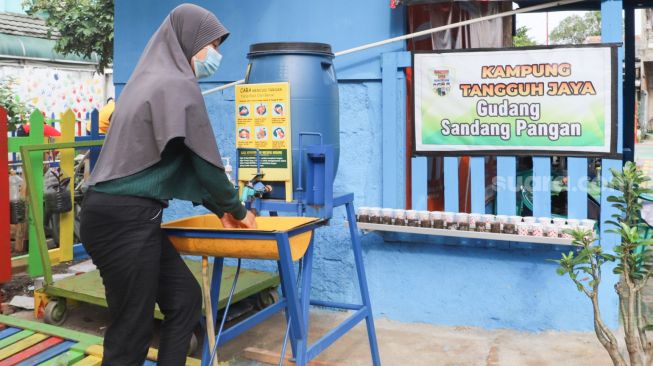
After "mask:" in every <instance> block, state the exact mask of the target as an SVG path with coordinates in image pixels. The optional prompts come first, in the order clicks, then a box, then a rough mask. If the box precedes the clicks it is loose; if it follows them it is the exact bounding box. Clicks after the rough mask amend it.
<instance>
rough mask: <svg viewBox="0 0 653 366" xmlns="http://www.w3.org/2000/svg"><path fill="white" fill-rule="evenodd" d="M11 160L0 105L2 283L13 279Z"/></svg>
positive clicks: (0, 267)
mask: <svg viewBox="0 0 653 366" xmlns="http://www.w3.org/2000/svg"><path fill="white" fill-rule="evenodd" d="M8 164H9V162H8V161H7V112H6V111H5V110H4V108H1V107H0V283H3V282H7V281H9V279H11V242H10V240H11V237H10V233H9V230H10V229H9V168H8Z"/></svg>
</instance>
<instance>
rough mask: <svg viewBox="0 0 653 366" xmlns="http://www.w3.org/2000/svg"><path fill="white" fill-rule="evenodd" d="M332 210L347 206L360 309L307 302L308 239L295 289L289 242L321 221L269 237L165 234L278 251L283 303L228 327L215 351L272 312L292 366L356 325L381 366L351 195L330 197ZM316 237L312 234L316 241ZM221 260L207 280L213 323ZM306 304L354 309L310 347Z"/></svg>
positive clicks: (205, 359) (310, 258) (206, 360)
mask: <svg viewBox="0 0 653 366" xmlns="http://www.w3.org/2000/svg"><path fill="white" fill-rule="evenodd" d="M333 202H334V207H335V206H339V205H345V207H346V210H347V219H348V221H349V232H350V235H351V240H352V251H353V254H354V260H355V264H356V272H357V275H358V284H359V288H360V291H361V299H362V304H345V303H335V302H327V301H321V300H311V298H310V289H311V278H312V272H313V253H314V248H313V246H314V245H315V242H314V240H313V239H311V242H310V244H309V246H308V249H307V251H306V253H305V255H304V257H303V258H302V260H303V265H302V266H301V275H300V281H299V287H298V283H297V273H296V272H295V267H294V263H293V260H292V256H291V253H290V240H289V238H290V237H293V236H295V235H298V234H301V233H304V232H307V231H313V230H315V229H316V228H317V227H319V226H322V225H324V224H325V223H326V222H327V221H325V220H320V221H316V222H314V223H310V224H307V225H304V226H301V227H298V228H296V229H293V230H291V231H288V232H270V233H261V232H258V233H252V232H249V233H248V232H224V231H223V232H210V231H199V230H198V231H192V230H190V231H189V230H183V231H175V230H168V233H169V234H170V235H176V236H186V237H196V238H197V237H203V238H207V237H210V238H222V239H234V238H238V239H262V240H275V241H276V242H277V247H278V250H279V260H278V261H277V265H278V268H279V275H280V277H281V291H282V295H283V296H282V298H281V299H280V300H279V301H278V302H277V303H275V304H272V305H270V306H268V307H267V308H265V309H263V310H261V311H260V312H258V313H256V314H254V315H252V316H250V317H249V318H247V319H245V320H243V321H241V322H240V323H238V324H236V325H234V326H232V327H231V328H229V329H227V330H226V331H224V332H223V334H222V336H221V337H220V339H219V340H217V341H218V346H219V345H222V344H224V343H225V342H228V341H230V340H231V339H233V338H235V337H236V336H238V335H240V334H241V333H243V332H245V331H247V330H249V329H251V328H252V327H254V326H256V325H258V324H260V323H261V322H263V321H264V320H266V319H267V318H269V317H270V316H272V315H274V314H275V313H277V312H279V311H281V310H285V313H286V319H287V320H288V321H289V322H290V337H289V338H290V341H291V349H292V352H293V356H294V358H295V363H296V365H298V366H304V365H306V364H307V363H308V362H309V361H310V360H312V359H314V358H315V357H317V356H318V355H319V354H320V353H321V352H322V351H324V350H325V349H327V348H328V347H329V346H330V345H331V344H332V343H333V342H335V341H336V340H338V339H339V338H340V337H342V336H343V335H344V334H345V333H347V332H348V331H349V330H351V329H352V328H353V327H354V326H356V325H357V324H358V323H359V322H361V321H363V320H365V322H366V325H367V334H368V338H369V343H370V351H371V355H372V363H373V365H374V366H380V365H381V360H380V358H379V350H378V346H377V341H376V331H375V329H374V320H373V317H372V307H371V304H370V297H369V291H368V288H367V279H366V277H365V267H364V264H363V255H362V250H361V244H360V237H359V232H358V228H357V226H356V218H355V213H354V205H353V202H354V195H353V194H352V193H349V194H345V195H341V196H337V197H334V200H333ZM314 236H315V235H313V237H314ZM222 263H223V258H215V265H214V267H213V274H212V276H213V277H212V281H211V302H212V304H213V309H214V310H213V311H214V314H213V315H214V319H216V321H217V316H216V315H217V309H218V298H219V293H220V279H221V278H222ZM310 305H317V306H322V307H329V308H334V309H342V310H353V311H354V313H353V314H352V315H351V316H350V317H349V318H347V319H346V320H345V321H343V322H342V323H340V324H339V325H338V326H336V327H335V328H334V329H332V330H331V331H329V332H328V333H327V334H325V335H324V336H323V337H322V338H320V339H319V340H317V341H316V342H314V343H313V344H309V343H308V329H309V308H310ZM209 359H210V351H209V349H208V344H207V342H206V340H205V342H204V350H203V353H202V365H205V366H208V363H209Z"/></svg>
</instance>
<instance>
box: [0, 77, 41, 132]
mask: <svg viewBox="0 0 653 366" xmlns="http://www.w3.org/2000/svg"><path fill="white" fill-rule="evenodd" d="M15 86H16V80H15V79H13V78H5V79H2V80H0V107H3V108H4V109H5V110H6V111H7V129H8V130H9V131H15V130H16V127H17V126H18V125H21V124H23V123H26V122H27V119H28V116H29V113H30V112H31V110H33V109H34V108H33V107H32V106H30V105H28V104H26V103H24V102H23V101H21V100H20V97H19V96H18V95H17V94H16V93H14V88H15Z"/></svg>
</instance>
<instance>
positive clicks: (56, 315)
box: [43, 300, 68, 325]
mask: <svg viewBox="0 0 653 366" xmlns="http://www.w3.org/2000/svg"><path fill="white" fill-rule="evenodd" d="M43 315H44V319H43V320H44V321H45V322H46V323H47V324H52V325H62V324H63V323H64V322H65V321H66V318H68V309H67V308H66V300H51V301H50V302H49V303H48V305H46V306H45V311H44V314H43Z"/></svg>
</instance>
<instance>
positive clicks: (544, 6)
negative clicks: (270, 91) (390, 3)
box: [202, 0, 583, 95]
mask: <svg viewBox="0 0 653 366" xmlns="http://www.w3.org/2000/svg"><path fill="white" fill-rule="evenodd" d="M581 1H583V0H560V1H554V2H551V3H544V4H540V5H534V6H529V7H526V8H520V9H517V10H511V11H507V12H504V13H498V14H493V15H487V16H484V17H480V18H474V19H469V20H465V21H462V22H458V23H453V24H447V25H444V26H442V27H436V28H431V29H426V30H423V31H419V32H415V33H410V34H405V35H403V36H399V37H394V38H389V39H386V40H383V41H378V42H373V43H368V44H365V45H362V46H358V47H354V48H350V49H347V50H344V51H340V52H336V53H335V56H336V57H338V56H344V55H348V54H350V53H354V52H358V51H363V50H366V49H369V48H373V47H378V46H383V45H386V44H388V43H393V42H398V41H403V40H406V39H411V38H415V37H420V36H424V35H427V34H431V33H436V32H441V31H444V30H447V29H452V28H458V27H461V26H465V25H469V24H474V23H479V22H484V21H486V20H492V19H497V18H503V17H507V16H512V15H515V14H521V13H528V12H531V11H538V10H542V9H548V8H553V7H556V6H561V5H568V4H573V3H579V2H581ZM244 82H245V80H238V81H234V82H233V83H229V84H225V85H222V86H219V87H217V88H213V89H209V90H205V91H203V92H202V95H207V94H211V93H215V92H217V91H220V90H224V89H228V88H231V87H232V86H236V85H238V84H242V83H244Z"/></svg>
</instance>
